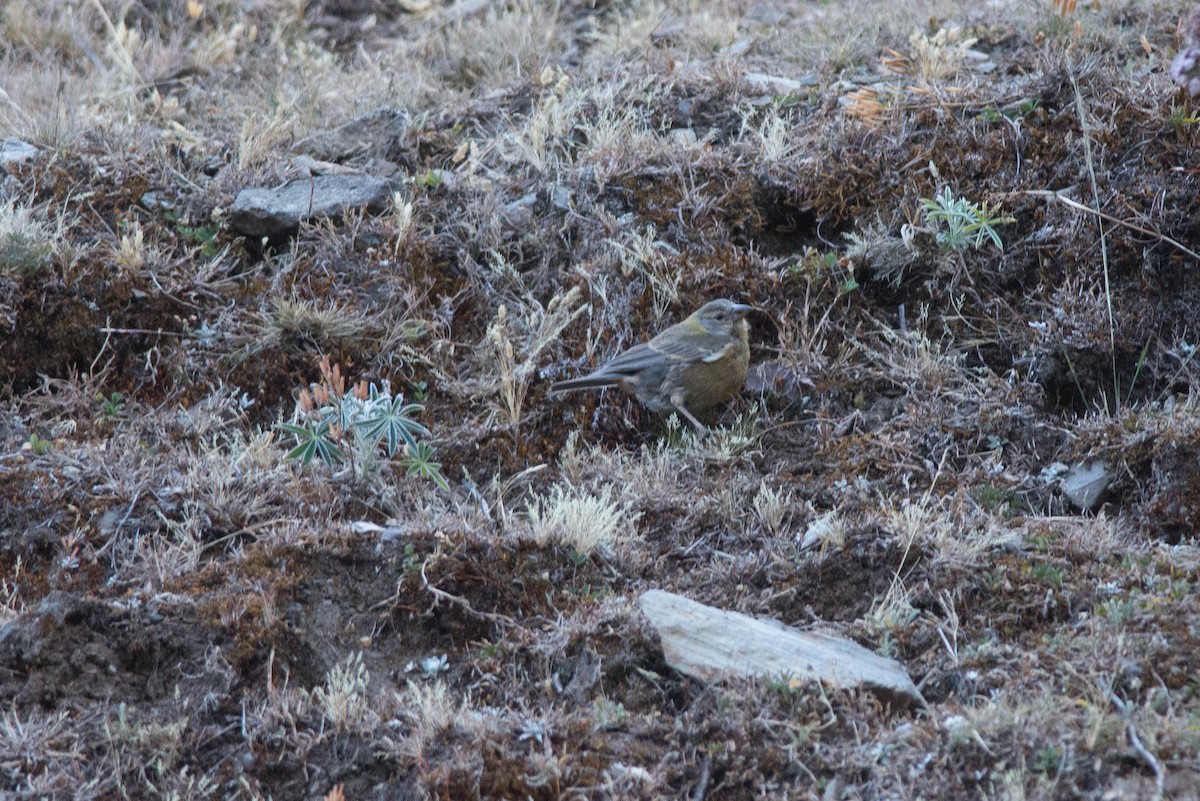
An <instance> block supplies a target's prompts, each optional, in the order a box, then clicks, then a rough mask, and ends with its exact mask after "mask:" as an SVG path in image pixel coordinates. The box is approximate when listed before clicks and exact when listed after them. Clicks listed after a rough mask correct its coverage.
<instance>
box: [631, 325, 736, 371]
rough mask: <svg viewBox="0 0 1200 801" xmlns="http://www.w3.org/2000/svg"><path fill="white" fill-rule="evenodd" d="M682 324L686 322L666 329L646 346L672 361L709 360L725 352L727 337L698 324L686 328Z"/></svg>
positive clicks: (727, 342)
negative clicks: (711, 332)
mask: <svg viewBox="0 0 1200 801" xmlns="http://www.w3.org/2000/svg"><path fill="white" fill-rule="evenodd" d="M684 325H687V323H686V322H685V323H681V324H680V325H679V326H676V327H674V328H669V329H667V330H666V331H664V332H662V333H661V334H659V335H658V336H656V337H655V338H654V339H652V340H650V341H649V342H647V343H646V346H647V347H649V348H650V349H652V350H653V351H655V352H657V353H661V354H662V355H663V356H666V357H667V360H668V361H673V362H698V361H711V360H712V359H714V358H717V357H718V355H719V354H723V353H724V352H725V348H726V346H727V345H728V344H729V339H728V338H727V337H722V336H717V335H715V334H710V333H709V332H708V331H706V330H705V329H704V328H703V327H702V326H699V325H697V326H695V327H694V328H693V327H691V326H689V327H688V328H686V329H684V328H683V326H684Z"/></svg>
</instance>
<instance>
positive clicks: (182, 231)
mask: <svg viewBox="0 0 1200 801" xmlns="http://www.w3.org/2000/svg"><path fill="white" fill-rule="evenodd" d="M176 230H177V231H179V235H180V236H182V237H183V238H184V241H186V242H187V243H188V244H189V245H192V246H195V247H198V248H200V255H201V256H204V257H205V258H212V257H213V256H216V255H217V254H218V253H220V252H221V246H220V244H219V243H218V242H217V234H219V233H220V230H221V229H220V228H218V227H217V226H215V225H197V226H191V225H180V226H177V228H176Z"/></svg>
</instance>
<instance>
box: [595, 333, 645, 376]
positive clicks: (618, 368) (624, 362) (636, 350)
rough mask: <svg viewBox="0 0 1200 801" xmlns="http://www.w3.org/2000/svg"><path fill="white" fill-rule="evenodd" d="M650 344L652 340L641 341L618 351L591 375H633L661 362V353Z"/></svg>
mask: <svg viewBox="0 0 1200 801" xmlns="http://www.w3.org/2000/svg"><path fill="white" fill-rule="evenodd" d="M652 345H653V343H652V342H643V343H642V344H641V345H634V346H633V347H632V348H630V349H629V350H627V351H625V352H624V353H618V354H617V355H616V356H614V357H613V358H612V360H611V361H608V362H606V363H605V364H603V365H601V366H600V368H599V369H597V370H596V372H594V373H592V374H591V375H593V376H601V375H611V376H613V377H618V376H633V375H636V374H638V373H640V372H641V371H642V370H645V369H646V368H648V367H653V366H655V365H657V364H661V363H662V355H661V354H660V353H659V351H658V350H657V349H656V348H654V347H652Z"/></svg>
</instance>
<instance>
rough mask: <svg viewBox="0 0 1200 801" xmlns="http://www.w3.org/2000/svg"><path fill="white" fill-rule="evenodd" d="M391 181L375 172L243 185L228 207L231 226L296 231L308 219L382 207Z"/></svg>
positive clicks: (255, 231)
mask: <svg viewBox="0 0 1200 801" xmlns="http://www.w3.org/2000/svg"><path fill="white" fill-rule="evenodd" d="M393 189H394V186H393V184H392V182H391V181H387V180H385V179H383V178H376V177H375V176H372V175H317V176H314V177H312V178H297V179H296V180H294V181H288V182H287V183H286V184H284V185H283V186H280V187H276V188H255V189H243V190H242V191H241V192H239V193H238V196H237V199H236V200H234V202H233V205H232V206H231V207H230V208H229V226H230V227H231V228H232V229H233V230H235V231H237V232H238V233H241V234H245V235H247V236H283V235H286V234H290V233H294V232H295V231H296V229H298V228H299V227H300V223H301V222H302V221H305V220H312V219H318V218H321V217H334V218H337V217H340V216H341V215H342V213H343V212H345V211H346V209H355V208H366V209H367V210H368V211H382V210H383V209H384V208H386V207H387V204H388V201H389V200H390V199H391V196H392V191H393Z"/></svg>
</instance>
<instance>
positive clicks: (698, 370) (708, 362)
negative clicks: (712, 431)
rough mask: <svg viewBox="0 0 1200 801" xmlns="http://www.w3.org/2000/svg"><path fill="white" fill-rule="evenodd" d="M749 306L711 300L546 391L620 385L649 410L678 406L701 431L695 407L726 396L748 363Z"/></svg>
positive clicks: (707, 405)
mask: <svg viewBox="0 0 1200 801" xmlns="http://www.w3.org/2000/svg"><path fill="white" fill-rule="evenodd" d="M753 310H754V307H753V306H748V305H746V304H744V303H735V302H734V301H732V300H729V299H727V298H720V299H717V300H710V301H709V302H708V303H705V304H704V305H703V306H701V307H700V308H699V309H697V310H696V311H695V312H693V313H692V315H691V316H690V317H688V318H687V319H685V320H683V321H682V322H678V323H676V324H675V325H673V326H671V327H670V328H668V329H666V330H665V331H663V332H662V333H660V334H658V336H656V337H654V338H653V339H651V340H650V341H649V342H643V343H642V344H640V345H634V346H633V347H632V348H630V349H629V350H626V351H624V352H623V353H620V354H618V355H616V356H614V357H613V358H612V360H610V361H609V362H607V363H605V364H604V365H602V366H601V367H600V368H599V369H597V370H595V371H594V372H591V373H588V374H587V375H584V376H580V377H578V378H570V379H567V380H566V381H558V382H556V383H555V384H553V385H552V386H551V387H550V392H552V393H555V392H566V391H569V390H573V389H592V388H597V387H611V386H620V387H621V388H622V389H624V390H625V391H626V392H628V393H629V394H631V395H633V396H634V397H636V398H637V399H638V400H639V401H641V402H642V403H643V404H644V405H645V406H646V407H647V408H649V409H650V410H651V411H654V412H657V413H660V414H661V413H666V412H670V411H672V410H674V411H676V412H679V413H680V414H681V415H683V416H684V417H685V418H687V420H688V421H689V422H690V423H691V424H692V425H694V426H695V427H696V429H697V430H698V431H700V432H701V433H705V432H707V431H708V429H707V428H705V426H704V424H703V423H701V422H700V421H699V420H697V419H696V416H695V415H696V413H698V412H703V411H705V410H706V409H711V408H712V407H713V406H717V405H719V404H722V403H725V402H726V401H728V400H731V399H732V398H733V396H735V395H737V394H738V392H740V391H741V389H742V386H743V385H744V384H745V383H746V372H747V371H748V370H749V368H750V342H749V337H750V324H749V323H748V322H747V321H746V315H747V314H749V313H750V312H752V311H753Z"/></svg>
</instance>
